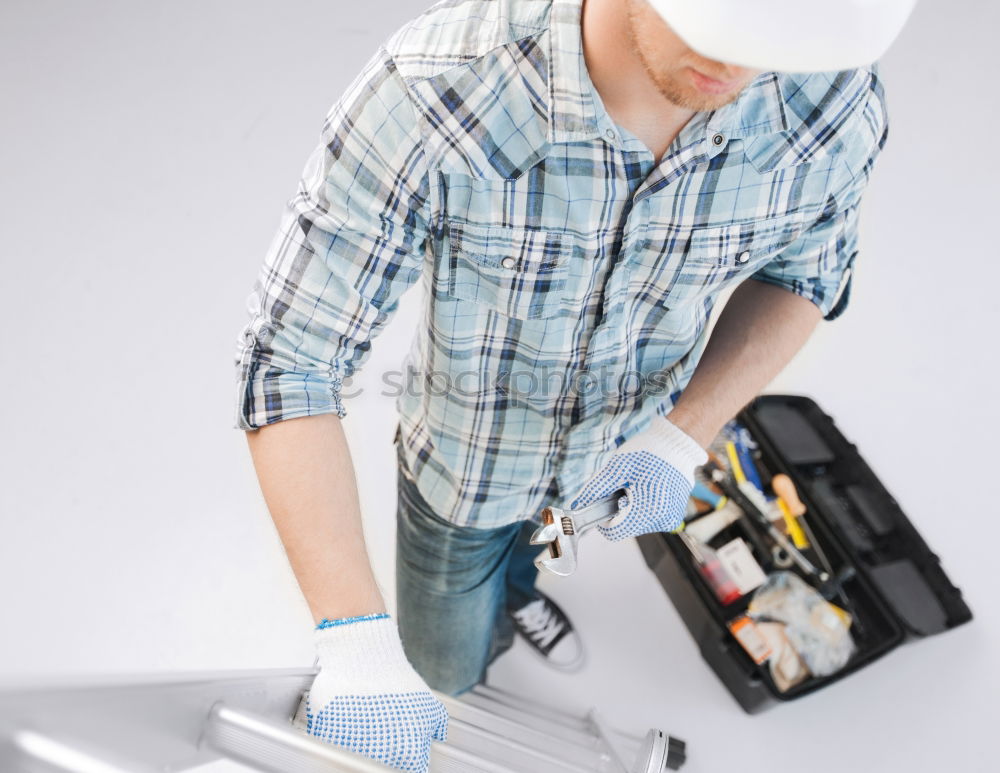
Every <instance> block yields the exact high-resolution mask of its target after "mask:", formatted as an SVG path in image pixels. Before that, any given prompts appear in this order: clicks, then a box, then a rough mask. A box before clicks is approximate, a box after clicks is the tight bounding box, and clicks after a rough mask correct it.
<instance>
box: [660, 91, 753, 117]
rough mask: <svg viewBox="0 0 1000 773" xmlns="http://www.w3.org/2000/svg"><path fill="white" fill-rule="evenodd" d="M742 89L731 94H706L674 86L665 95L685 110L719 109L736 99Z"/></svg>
mask: <svg viewBox="0 0 1000 773" xmlns="http://www.w3.org/2000/svg"><path fill="white" fill-rule="evenodd" d="M741 90H742V89H737V90H736V91H733V92H731V93H729V94H705V93H704V92H702V91H699V90H698V89H693V88H683V87H681V88H674V89H671V90H670V91H669V92H665V93H664V96H665V97H666V98H667V99H669V100H670V101H671V102H673V103H674V104H675V105H677V106H678V107H683V108H684V109H685V110H697V111H699V112H700V111H702V110H718V109H719V108H720V107H724V106H725V105H728V104H729V103H730V102H732V101H734V100H735V99H736V98H737V97H738V96H739V95H740V91H741Z"/></svg>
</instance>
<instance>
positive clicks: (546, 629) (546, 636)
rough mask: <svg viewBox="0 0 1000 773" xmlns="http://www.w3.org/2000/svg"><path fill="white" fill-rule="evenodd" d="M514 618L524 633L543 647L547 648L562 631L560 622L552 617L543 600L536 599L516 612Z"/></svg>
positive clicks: (552, 614)
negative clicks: (522, 627)
mask: <svg viewBox="0 0 1000 773" xmlns="http://www.w3.org/2000/svg"><path fill="white" fill-rule="evenodd" d="M514 616H515V617H516V618H517V619H518V620H519V621H520V623H521V625H522V626H524V629H525V632H526V633H528V634H529V635H530V636H531V638H532V639H533V640H534V641H536V642H538V644H540V645H541V646H543V647H545V646H548V645H549V643H550V642H551V641H552V639H553V638H555V636H556V635H557V634H558V633H559V632H560V631H561V630H562V629H563V623H562V621H561V620H559V619H558V618H556V617H555V616H554V613H553V611H552V609H551V608H550V607H549V606H548V605H546V603H545V599H537V600H536V601H532V602H531V603H530V604H526V605H525V606H523V607H521V609H519V610H517V611H516V612H515V613H514Z"/></svg>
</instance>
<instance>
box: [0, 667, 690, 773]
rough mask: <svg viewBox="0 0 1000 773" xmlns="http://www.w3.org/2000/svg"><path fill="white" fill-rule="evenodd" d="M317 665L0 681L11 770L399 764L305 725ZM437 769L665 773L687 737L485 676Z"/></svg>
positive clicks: (113, 771) (439, 751) (3, 748)
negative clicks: (635, 725) (495, 683)
mask: <svg viewBox="0 0 1000 773" xmlns="http://www.w3.org/2000/svg"><path fill="white" fill-rule="evenodd" d="M316 673H317V670H316V668H315V667H313V668H303V669H277V670H264V671H223V672H211V673H206V672H194V673H187V674H170V675H158V676H154V677H139V678H136V677H112V678H107V679H103V680H100V681H94V680H77V681H75V682H70V683H67V682H65V681H64V682H61V683H58V684H52V685H34V684H33V685H30V686H28V687H16V688H15V687H7V688H4V687H0V771H2V773H153V772H154V771H156V772H158V773H166V772H167V771H183V770H189V769H191V768H193V767H196V766H199V765H204V764H207V763H210V762H213V761H216V760H223V759H228V760H232V761H234V762H237V763H239V764H241V765H243V766H245V767H247V768H248V769H252V770H260V771H268V772H269V773H300V772H301V773H329V772H331V771H338V772H339V771H357V772H358V773H370V772H371V773H374V771H394V770H396V769H395V768H390V767H388V766H386V765H383V764H381V763H379V762H376V761H374V760H371V759H369V758H368V757H364V756H362V755H359V754H355V753H354V752H351V751H349V750H346V749H343V748H340V747H336V746H333V745H331V744H328V743H325V742H323V741H320V740H318V739H315V738H312V737H310V736H308V735H307V734H305V732H304V697H305V696H306V695H307V691H308V689H309V686H310V685H311V684H312V680H313V678H314V677H315V675H316ZM434 694H435V696H436V697H437V698H438V699H440V700H441V701H442V702H444V703H445V705H446V706H447V708H448V713H449V715H450V719H449V723H448V740H447V742H445V743H438V742H434V743H433V744H432V746H431V765H430V771H431V773H535V772H536V771H538V773H542V771H544V772H545V773H663V772H664V771H666V770H676V769H678V768H679V767H680V765H681V764H682V763H683V762H684V753H685V749H684V744H683V742H682V741H679V740H677V739H674V738H670V737H669V736H667V735H666V734H664V733H663V732H661V731H659V730H657V729H651V730H649V731H648V732H647V733H646V736H645V738H641V737H638V736H633V735H629V734H627V733H623V732H621V731H619V730H616V729H613V728H611V727H609V726H608V725H607V723H606V722H605V721H604V719H603V718H602V717H601V716H600V715H599V714H598V713H597V712H596V711H595V710H594V709H591V710H590V711H589V712H588V713H587V714H586V715H585V716H583V717H578V716H575V715H573V714H571V713H569V712H566V711H564V710H562V709H558V708H555V707H551V706H545V705H542V704H539V703H535V702H532V701H528V700H525V699H523V698H521V697H518V696H516V695H514V694H512V693H510V692H506V691H504V690H501V689H498V688H496V687H492V686H489V685H487V684H480V685H477V686H476V687H474V688H473V689H472V690H469V691H468V692H466V693H464V694H462V695H461V696H458V697H454V696H449V695H445V694H442V693H439V692H436V691H435V692H434Z"/></svg>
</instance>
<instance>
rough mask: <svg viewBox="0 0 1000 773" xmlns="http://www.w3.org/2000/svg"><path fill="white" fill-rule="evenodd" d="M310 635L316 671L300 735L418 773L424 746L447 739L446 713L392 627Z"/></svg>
mask: <svg viewBox="0 0 1000 773" xmlns="http://www.w3.org/2000/svg"><path fill="white" fill-rule="evenodd" d="M334 622H337V621H334ZM314 635H315V642H316V652H317V654H318V655H319V665H320V669H321V670H320V672H319V674H318V675H317V676H316V678H315V680H313V684H312V687H311V688H310V690H309V694H308V697H307V699H306V730H307V731H308V733H309V734H310V735H313V736H316V737H317V738H320V739H322V740H324V741H327V742H329V743H332V744H335V745H337V746H343V747H345V748H347V749H350V750H352V751H355V752H358V753H359V754H363V755H365V756H366V757H371V758H373V759H376V760H379V761H380V762H383V763H385V764H386V765H391V766H392V767H395V768H399V769H400V770H405V771H410V773H426V771H427V769H428V766H429V764H430V747H431V741H432V740H436V741H444V740H445V738H446V736H447V734H448V711H447V709H446V708H445V706H444V704H443V703H441V701H439V700H438V699H437V698H435V697H434V694H433V693H432V692H431V691H430V688H429V687H428V686H427V683H426V682H424V680H423V679H421V677H420V675H419V674H417V672H416V671H415V670H414V669H413V666H412V665H410V662H409V660H407V658H406V654H405V652H404V651H403V644H402V642H401V641H400V640H399V630H398V628H397V627H396V622H395V621H394V620H393V619H392V618H391V617H389V616H388V615H385V616H377V617H375V618H374V619H362V620H356V621H354V622H344V623H340V624H337V625H333V626H331V627H329V628H322V629H317V630H316V632H315V634H314Z"/></svg>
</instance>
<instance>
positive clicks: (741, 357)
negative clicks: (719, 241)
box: [669, 280, 822, 447]
mask: <svg viewBox="0 0 1000 773" xmlns="http://www.w3.org/2000/svg"><path fill="white" fill-rule="evenodd" d="M821 316H822V315H821V314H820V310H819V308H818V307H817V306H816V305H815V304H814V303H812V302H811V301H809V300H808V299H806V298H803V297H801V296H798V295H795V294H794V293H791V292H789V291H788V290H785V289H783V288H781V287H777V286H775V285H771V284H766V283H764V282H756V281H753V280H748V281H746V282H744V283H743V284H741V285H740V286H739V287H738V288H737V289H736V291H735V292H734V293H733V294H732V296H731V297H730V299H729V302H728V303H727V304H726V307H725V308H724V309H723V310H722V314H720V315H719V320H718V322H717V323H716V325H715V328H714V329H713V330H712V334H711V337H710V338H709V341H708V344H707V345H706V346H705V351H704V352H703V354H702V357H701V360H700V361H699V362H698V365H697V367H696V368H695V371H694V374H693V375H692V376H691V381H690V382H689V383H688V385H687V387H686V388H685V389H684V391H683V392H682V393H681V396H680V398H679V399H678V401H677V403H676V405H674V408H673V410H671V412H670V414H669V419H670V420H671V421H672V422H673V423H674V424H676V425H677V426H678V427H680V428H681V429H682V430H684V431H685V432H686V433H687V434H688V435H690V436H691V437H692V438H694V439H695V440H696V441H698V443H700V444H701V445H702V446H703V447H707V446H708V445H709V443H711V442H712V439H713V438H714V437H715V435H716V434H717V433H718V431H719V430H720V429H721V428H722V425H723V424H725V423H726V422H727V421H729V419H731V418H733V416H735V415H736V414H737V413H738V412H739V411H740V409H741V408H743V406H744V405H746V404H747V403H748V402H750V400H752V399H753V398H754V397H755V396H756V395H757V394H758V393H759V392H760V391H761V390H762V389H763V388H764V387H765V386H766V385H767V384H768V383H769V382H770V381H771V379H773V378H774V377H775V376H776V375H777V374H778V373H779V372H780V371H781V369H782V368H783V367H784V366H785V365H786V364H787V363H788V361H789V360H791V358H792V357H793V356H794V355H795V353H796V352H798V350H799V349H801V348H802V345H803V344H804V343H805V342H806V339H808V338H809V335H810V334H811V333H812V331H813V329H814V328H815V327H816V324H817V323H818V322H819V320H820V318H821Z"/></svg>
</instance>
